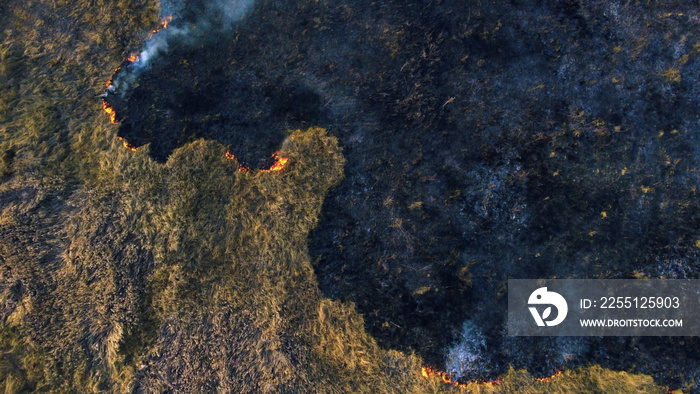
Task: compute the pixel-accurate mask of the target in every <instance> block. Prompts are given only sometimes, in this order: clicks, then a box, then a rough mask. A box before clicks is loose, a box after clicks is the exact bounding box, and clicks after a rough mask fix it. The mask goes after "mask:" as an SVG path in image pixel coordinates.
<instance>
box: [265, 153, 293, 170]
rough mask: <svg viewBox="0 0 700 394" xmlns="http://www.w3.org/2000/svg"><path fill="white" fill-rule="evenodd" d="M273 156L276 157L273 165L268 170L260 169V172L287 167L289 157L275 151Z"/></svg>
mask: <svg viewBox="0 0 700 394" xmlns="http://www.w3.org/2000/svg"><path fill="white" fill-rule="evenodd" d="M272 157H274V158H275V162H274V163H272V166H270V168H269V169H267V170H260V172H279V171H282V170H284V169H285V168H286V167H287V163H288V162H289V158H288V157H283V156H280V153H279V152H275V153H273V154H272Z"/></svg>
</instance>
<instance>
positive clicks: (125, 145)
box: [117, 137, 139, 152]
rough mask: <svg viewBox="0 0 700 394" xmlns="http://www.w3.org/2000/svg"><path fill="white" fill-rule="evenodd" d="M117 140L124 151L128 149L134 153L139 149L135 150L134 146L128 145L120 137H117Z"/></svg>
mask: <svg viewBox="0 0 700 394" xmlns="http://www.w3.org/2000/svg"><path fill="white" fill-rule="evenodd" d="M117 138H118V139H119V141H121V142H122V145H124V147H125V148H126V149H128V150H130V151H132V152H136V151H137V150H139V148H137V147H135V146H133V145H131V144H129V143H128V142H127V141H126V140H125V139H124V138H122V137H117Z"/></svg>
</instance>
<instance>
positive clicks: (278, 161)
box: [225, 150, 289, 172]
mask: <svg viewBox="0 0 700 394" xmlns="http://www.w3.org/2000/svg"><path fill="white" fill-rule="evenodd" d="M225 155H226V158H227V159H229V160H238V159H237V158H236V156H235V155H234V154H233V153H231V151H230V150H227V151H226V154H225ZM272 157H274V158H275V162H274V163H272V165H271V166H270V168H268V169H267V170H260V172H280V171H282V170H284V169H285V168H287V163H288V162H289V158H288V157H283V156H280V155H279V152H275V153H273V154H272ZM249 170H250V167H244V166H242V165H240V164H239V165H238V171H249Z"/></svg>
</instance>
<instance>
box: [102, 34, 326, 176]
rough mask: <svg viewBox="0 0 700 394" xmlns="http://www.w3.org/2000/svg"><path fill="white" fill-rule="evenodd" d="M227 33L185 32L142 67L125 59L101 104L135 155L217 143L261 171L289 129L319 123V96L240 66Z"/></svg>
mask: <svg viewBox="0 0 700 394" xmlns="http://www.w3.org/2000/svg"><path fill="white" fill-rule="evenodd" d="M171 28H174V29H177V28H178V26H177V25H176V26H174V27H171ZM232 34H233V32H232V31H229V30H214V31H207V32H206V34H201V33H199V32H193V33H188V35H187V37H175V38H174V39H170V40H168V43H167V48H168V49H167V53H166V54H159V55H157V56H153V59H150V60H149V62H148V64H147V65H141V64H140V62H142V60H141V59H138V58H136V59H134V60H126V61H125V62H124V63H123V64H122V65H121V67H119V68H118V69H117V71H116V72H115V75H114V77H113V78H112V81H114V82H113V84H112V85H110V86H112V88H109V89H108V90H107V92H106V93H105V95H104V97H103V99H104V101H105V102H106V103H107V105H108V106H109V107H110V108H111V109H112V110H113V111H114V113H115V121H116V122H117V123H119V130H118V136H119V137H120V138H123V139H124V140H125V141H126V142H127V144H128V145H129V146H130V147H133V148H139V147H141V146H143V145H145V144H149V143H150V155H151V156H152V157H153V158H154V159H155V160H156V161H159V162H165V161H166V160H167V158H168V156H169V155H170V154H171V153H172V152H173V150H174V149H176V148H178V147H180V146H182V145H184V144H186V143H188V142H191V141H193V140H195V139H198V138H205V139H211V140H216V141H219V142H221V143H222V144H225V145H227V146H229V147H230V151H231V153H232V154H234V155H235V156H236V158H237V159H238V161H239V162H240V164H241V165H242V166H245V167H251V168H265V167H269V166H270V164H272V161H273V159H272V154H273V153H274V152H275V151H277V150H278V149H279V148H280V145H281V143H282V141H283V140H284V138H285V136H286V134H285V132H286V130H289V129H293V128H298V127H303V126H304V125H306V126H309V125H316V124H318V123H319V121H320V118H321V116H322V111H323V109H322V106H321V99H320V97H319V96H318V94H316V93H315V92H314V91H313V89H311V88H310V87H307V86H304V85H302V84H299V83H298V82H297V81H285V80H284V78H283V77H279V78H276V77H273V78H274V81H270V80H269V78H270V77H269V76H266V75H265V74H264V73H262V74H261V73H258V72H256V71H255V70H250V69H245V68H242V67H240V66H238V64H239V61H240V58H241V57H242V56H245V53H246V52H247V51H242V50H241V48H240V47H239V46H237V45H236V43H235V40H234V39H233V38H232ZM193 43H194V44H193ZM127 74H132V75H127ZM125 80H128V82H124V81H125ZM120 82H121V83H120Z"/></svg>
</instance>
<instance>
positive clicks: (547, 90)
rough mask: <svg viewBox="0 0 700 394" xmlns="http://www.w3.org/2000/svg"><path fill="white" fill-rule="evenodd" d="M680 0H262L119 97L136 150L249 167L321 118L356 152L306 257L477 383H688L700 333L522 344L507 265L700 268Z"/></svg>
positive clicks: (395, 339) (162, 60) (406, 341)
mask: <svg viewBox="0 0 700 394" xmlns="http://www.w3.org/2000/svg"><path fill="white" fill-rule="evenodd" d="M691 8H693V9H692V10H688V6H687V5H686V3H684V2H674V1H671V2H665V3H664V4H663V5H659V4H646V5H631V4H629V2H620V1H617V2H576V1H565V2H553V1H513V2H508V3H506V2H464V1H377V2H360V1H351V0H345V1H341V2H334V3H333V4H330V3H326V2H277V1H267V2H265V1H261V2H259V3H258V4H257V6H256V8H255V12H253V13H252V14H251V15H250V16H249V17H248V18H246V19H244V20H242V21H241V23H239V24H237V25H236V26H235V27H234V28H233V30H227V31H225V32H222V33H220V34H218V33H217V34H218V35H217V34H206V35H203V36H201V38H198V39H195V40H187V41H183V42H181V43H177V42H176V43H174V44H173V45H172V46H170V49H169V52H168V53H167V55H163V56H160V57H158V58H155V59H154V60H153V61H152V63H151V65H150V66H149V69H148V70H147V71H145V72H143V74H141V75H140V76H139V78H137V79H136V81H135V83H134V85H133V88H132V89H130V90H129V91H128V92H125V93H124V96H123V98H118V99H117V98H116V96H115V98H114V99H112V98H111V97H109V96H108V97H107V100H108V102H109V103H110V104H111V105H112V106H113V107H114V109H115V110H116V112H117V114H118V120H119V121H120V128H119V135H120V136H121V137H123V138H125V139H126V140H127V141H128V142H129V143H130V144H133V145H136V146H139V145H143V144H146V143H151V154H152V155H153V156H154V158H156V159H157V160H160V161H163V160H165V159H166V158H167V156H168V154H169V153H170V152H172V150H173V149H175V148H176V147H178V146H180V145H182V144H184V143H187V142H188V141H190V140H192V139H194V138H210V139H215V140H217V141H221V142H223V143H225V144H227V145H230V146H231V147H232V152H233V153H234V154H235V155H236V156H237V157H240V159H241V160H242V161H243V162H244V163H246V164H248V165H252V166H256V165H260V164H261V160H264V159H265V158H268V157H269V156H270V153H271V152H272V151H274V150H275V149H276V147H277V146H278V145H279V144H280V142H281V140H282V138H283V131H284V130H285V129H287V128H290V127H295V125H298V124H307V125H319V126H324V127H326V128H327V129H328V130H329V131H330V132H331V133H333V134H334V135H336V136H337V137H338V138H339V140H340V142H341V144H342V147H343V149H344V155H345V157H346V159H347V165H346V179H345V180H344V181H343V182H342V183H341V185H340V186H339V187H338V188H336V189H335V190H334V191H333V192H332V193H331V195H330V196H329V197H328V199H327V200H326V202H325V204H324V208H323V213H322V217H321V220H320V223H319V225H318V227H317V229H316V230H315V231H314V232H313V234H312V235H311V238H310V246H309V249H310V250H309V251H310V254H311V255H312V258H313V260H314V262H315V268H316V274H317V279H318V282H319V286H320V288H321V290H322V291H323V292H324V294H325V295H326V296H328V297H331V298H334V299H340V300H344V301H351V302H354V303H355V304H356V306H357V309H358V310H359V311H360V312H361V313H362V314H363V315H364V319H365V322H366V327H367V329H368V331H369V332H370V333H371V334H372V335H373V336H374V337H375V338H376V339H377V340H378V342H379V343H380V344H381V345H382V346H384V347H386V348H393V349H399V350H402V351H415V352H416V353H418V354H419V355H421V356H422V357H423V358H424V359H425V360H426V362H427V363H429V364H431V365H434V366H437V367H439V368H441V369H444V370H446V371H448V372H449V373H452V374H453V375H454V376H455V377H459V378H461V379H462V380H463V381H464V380H470V379H493V378H495V377H497V376H498V375H499V374H501V373H503V372H505V371H506V370H507V368H508V367H509V366H514V367H516V368H526V369H528V370H529V371H531V372H533V373H534V374H535V375H537V376H548V375H551V374H552V373H554V372H555V371H557V370H561V369H562V368H569V367H575V366H578V365H587V364H590V363H598V364H601V365H603V366H604V367H609V368H614V369H622V370H629V371H635V372H643V373H648V374H651V375H653V376H654V377H655V378H656V379H657V381H659V382H662V383H664V384H668V385H671V386H672V387H680V386H682V385H683V384H685V383H687V382H689V381H691V380H692V379H693V378H695V379H697V378H700V376H698V372H697V371H699V370H700V360H699V359H698V354H700V352H698V350H699V349H700V347H699V346H700V344H699V343H698V341H697V340H695V339H692V338H690V339H689V338H684V339H669V338H605V339H601V338H509V337H507V336H506V334H505V315H506V287H505V286H506V281H507V279H509V278H550V277H557V278H597V277H604V278H631V277H671V278H673V277H677V278H697V277H698V273H699V272H700V271H699V270H700V265H699V261H700V259H699V258H700V248H699V247H698V244H697V242H698V239H700V234H699V233H698V229H699V228H700V202H699V199H698V198H697V188H698V186H700V181H699V177H698V173H697V168H698V165H699V164H700V163H699V161H700V160H699V155H700V148H699V146H700V137H698V135H700V134H699V133H698V122H699V121H700V117H699V115H698V113H697V110H696V108H697V107H698V104H700V103H699V102H698V100H699V97H700V84H699V82H700V81H699V80H698V77H697V75H698V71H700V70H699V64H700V63H698V61H699V60H698V59H699V58H698V55H699V54H700V49H698V45H697V43H698V42H700V29H698V27H697V24H695V22H694V19H692V18H697V15H698V14H700V9H697V8H696V7H691Z"/></svg>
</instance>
